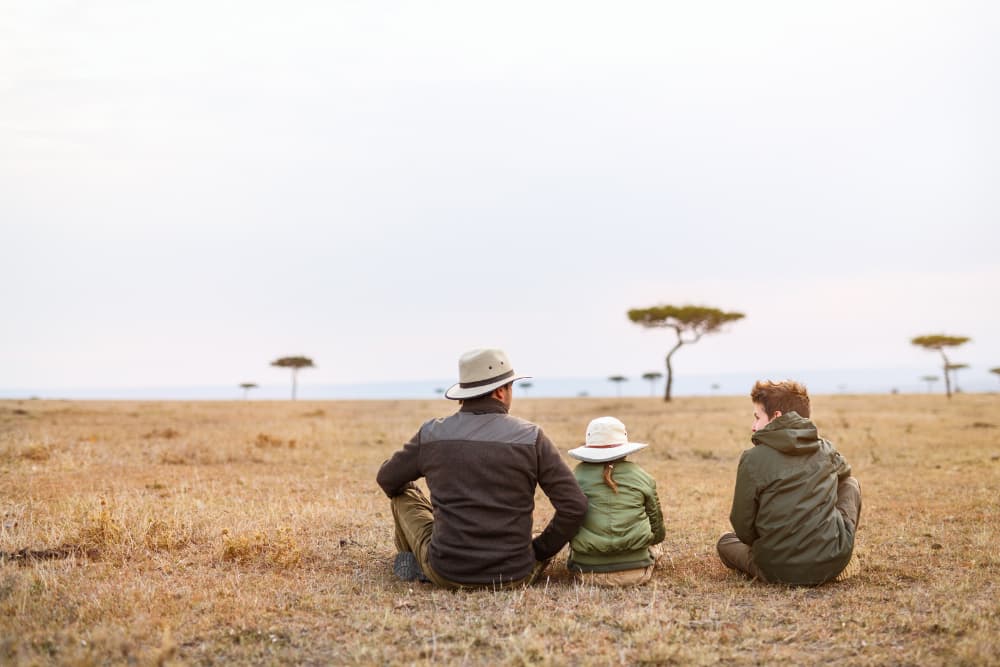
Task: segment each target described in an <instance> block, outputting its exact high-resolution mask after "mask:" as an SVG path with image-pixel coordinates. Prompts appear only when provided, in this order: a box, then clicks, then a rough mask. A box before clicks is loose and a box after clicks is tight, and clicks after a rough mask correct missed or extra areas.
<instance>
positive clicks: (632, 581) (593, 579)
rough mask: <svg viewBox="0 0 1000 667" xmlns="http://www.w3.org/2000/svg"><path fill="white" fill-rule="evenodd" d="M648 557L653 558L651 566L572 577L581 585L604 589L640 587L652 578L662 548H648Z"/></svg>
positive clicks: (574, 574)
mask: <svg viewBox="0 0 1000 667" xmlns="http://www.w3.org/2000/svg"><path fill="white" fill-rule="evenodd" d="M649 555H650V556H652V557H653V564H652V565H649V566H647V567H639V568H636V569H634V570H619V571H618V572H574V573H573V577H574V578H575V579H576V580H577V581H579V582H580V583H582V584H590V585H593V586H603V587H606V588H613V587H628V586H642V585H643V584H645V583H647V582H648V581H649V580H650V579H652V578H653V570H654V569H655V568H656V566H657V563H658V562H659V560H660V557H661V556H662V555H663V546H662V545H660V544H654V545H653V546H651V547H650V548H649Z"/></svg>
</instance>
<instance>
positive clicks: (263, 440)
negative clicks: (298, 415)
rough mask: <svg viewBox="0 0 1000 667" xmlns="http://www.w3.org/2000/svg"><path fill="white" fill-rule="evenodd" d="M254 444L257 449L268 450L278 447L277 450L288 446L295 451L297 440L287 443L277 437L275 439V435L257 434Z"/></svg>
mask: <svg viewBox="0 0 1000 667" xmlns="http://www.w3.org/2000/svg"><path fill="white" fill-rule="evenodd" d="M253 444H254V445H256V446H257V447H262V448H267V447H277V448H280V447H285V446H287V447H288V448H289V449H294V448H295V440H294V439H292V440H288V441H287V442H286V441H284V440H282V439H281V438H277V437H275V436H273V435H269V434H267V433H258V434H257V438H256V439H255V440H254V441H253Z"/></svg>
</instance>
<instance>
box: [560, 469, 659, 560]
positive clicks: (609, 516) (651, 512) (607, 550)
mask: <svg viewBox="0 0 1000 667" xmlns="http://www.w3.org/2000/svg"><path fill="white" fill-rule="evenodd" d="M614 466H615V468H614V472H613V474H612V476H613V478H614V480H615V484H617V485H618V493H615V492H614V491H612V490H611V487H609V486H608V485H607V484H605V483H604V477H603V473H604V464H603V463H580V464H579V465H578V466H576V468H574V470H573V475H574V476H575V477H576V481H577V482H578V483H579V484H580V488H581V489H583V492H584V494H586V496H587V501H588V504H587V514H586V516H585V517H584V519H583V525H582V526H581V527H580V529H579V530H578V531H577V533H576V537H574V538H573V539H572V540H571V541H570V548H571V549H572V552H571V554H570V560H569V563H568V564H567V566H568V567H569V568H570V569H571V570H576V571H582V572H617V571H620V570H631V569H635V568H640V567H647V566H649V565H652V564H653V558H652V557H651V556H650V555H649V547H650V546H652V545H654V544H659V543H660V542H662V541H663V538H664V537H665V536H666V530H665V528H664V526H663V511H662V510H661V509H660V500H659V498H658V497H657V495H656V481H655V480H654V479H653V478H652V477H650V475H649V474H648V473H647V472H646V471H645V470H643V469H642V468H641V467H639V466H638V465H636V464H635V463H632V462H631V461H625V460H622V461H615V462H614Z"/></svg>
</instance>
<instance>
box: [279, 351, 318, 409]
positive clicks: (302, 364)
mask: <svg viewBox="0 0 1000 667" xmlns="http://www.w3.org/2000/svg"><path fill="white" fill-rule="evenodd" d="M271 365H272V366H277V367H279V368H291V369H292V400H293V401H294V400H295V395H296V394H297V393H298V384H299V383H298V373H299V369H302V368H315V367H316V364H314V363H313V360H312V359H310V358H309V357H303V356H295V357H281V358H280V359H275V360H274V361H272V362H271Z"/></svg>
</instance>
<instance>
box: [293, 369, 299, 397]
mask: <svg viewBox="0 0 1000 667" xmlns="http://www.w3.org/2000/svg"><path fill="white" fill-rule="evenodd" d="M298 388H299V369H298V368H293V369H292V400H293V401H294V400H295V394H296V392H297V390H298Z"/></svg>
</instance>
